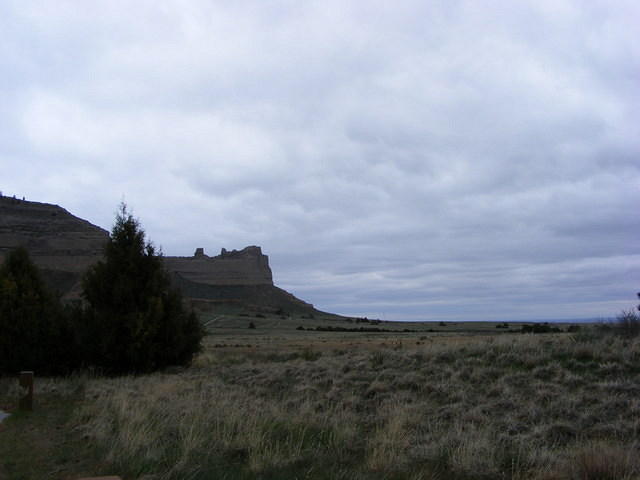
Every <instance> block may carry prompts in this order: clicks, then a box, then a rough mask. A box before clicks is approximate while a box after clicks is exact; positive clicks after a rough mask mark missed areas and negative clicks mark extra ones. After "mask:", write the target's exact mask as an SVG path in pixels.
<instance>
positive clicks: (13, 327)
mask: <svg viewBox="0 0 640 480" xmlns="http://www.w3.org/2000/svg"><path fill="white" fill-rule="evenodd" d="M203 336H204V329H203V327H202V325H201V324H200V321H199V320H198V318H197V317H196V315H195V313H194V312H193V311H189V310H187V309H186V308H185V306H184V304H183V299H182V295H181V293H180V292H179V291H178V290H177V289H175V288H174V287H172V285H171V278H170V275H169V273H168V272H167V270H166V269H165V267H164V264H163V260H162V253H161V252H159V251H157V250H156V248H155V247H154V246H153V244H152V243H150V242H148V241H147V240H146V238H145V232H144V230H143V229H142V227H141V226H140V223H139V221H138V220H137V219H135V218H134V217H133V216H132V215H131V214H130V213H129V212H128V210H127V207H126V205H124V204H121V205H120V208H119V210H118V213H117V215H116V219H115V224H114V226H113V229H112V231H111V236H110V238H109V240H108V241H107V243H106V245H105V250H104V257H103V259H102V260H100V261H98V262H97V263H96V264H94V265H93V266H92V267H90V268H89V269H88V270H87V272H86V273H85V274H84V275H83V277H82V301H80V302H75V303H69V304H63V303H62V302H61V301H60V299H59V298H58V297H57V296H56V295H55V294H54V293H52V292H51V291H50V290H49V289H48V288H47V286H46V284H45V282H44V281H43V279H42V276H41V274H40V272H39V270H38V268H37V267H36V266H35V265H34V264H33V262H32V261H31V259H30V258H29V254H28V252H27V250H26V249H24V248H17V249H15V250H12V251H11V252H9V254H8V255H7V256H6V258H5V261H4V263H3V264H2V265H1V266H0V374H1V373H7V374H13V373H16V372H18V371H20V370H35V371H37V372H39V373H41V374H54V375H55V374H67V373H70V372H72V371H74V370H78V369H96V370H98V371H100V372H102V373H105V374H123V373H142V372H150V371H154V370H157V369H161V368H164V367H167V366H170V365H187V364H189V363H190V362H191V360H192V359H193V357H194V355H195V354H196V353H198V352H199V351H200V349H201V340H202V338H203Z"/></svg>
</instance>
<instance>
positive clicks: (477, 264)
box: [0, 0, 640, 320]
mask: <svg viewBox="0 0 640 480" xmlns="http://www.w3.org/2000/svg"><path fill="white" fill-rule="evenodd" d="M638 25H640V2H638V1H637V0H627V1H624V0H623V1H611V0H602V1H600V0H582V1H578V0H566V1H565V0H523V1H517V2H512V1H508V0H501V1H491V0H487V1H477V0H473V1H471V0H468V1H456V0H429V1H425V0H415V1H414V0H406V1H404V0H401V1H395V2H389V1H372V0H367V1H364V0H363V1H353V2H349V1H345V0H335V1H334V0H323V1H302V2H301V1H298V0H291V1H284V0H283V1H280V0H255V1H254V0H235V1H232V2H228V1H212V0H209V1H204V0H203V1H198V0H193V1H185V0H180V1H177V0H176V1H163V2H157V1H135V2H132V1H113V0H109V1H102V2H100V1H91V2H87V1H84V0H78V1H64V0H55V1H53V0H51V1H39V2H38V1H28V0H16V1H11V0H2V1H0V71H1V72H2V74H1V75H0V167H1V169H0V172H1V173H0V190H2V192H3V193H4V194H5V195H13V194H15V195H17V196H19V197H22V196H25V197H26V198H27V199H29V200H35V201H43V202H49V203H56V204H59V205H61V206H63V207H64V208H66V209H67V210H69V211H70V212H71V213H73V214H75V215H77V216H80V217H82V218H85V219H87V220H89V221H90V222H92V223H94V224H96V225H99V226H101V227H103V228H106V229H110V227H111V225H112V223H113V218H114V214H115V211H116V208H117V205H118V203H119V202H120V201H121V200H122V199H124V200H125V201H126V202H127V203H128V205H129V206H130V207H131V209H132V210H133V212H134V214H135V215H136V216H137V217H138V218H139V219H140V221H141V223H142V225H143V227H144V228H145V229H146V231H147V234H148V237H149V238H150V239H151V240H152V241H153V242H154V243H155V244H156V245H158V246H161V247H162V249H163V251H164V253H165V254H166V255H191V254H192V253H193V251H194V250H195V248H196V247H204V248H205V251H206V252H207V253H209V254H211V255H214V254H217V253H218V252H219V250H220V248H221V247H225V248H227V249H233V248H237V249H240V248H243V247H244V246H247V245H260V246H262V249H263V251H264V253H266V254H268V255H269V257H270V264H271V267H272V270H273V274H274V280H275V282H276V284H277V285H279V286H281V287H283V288H285V289H287V290H289V291H291V292H292V293H294V294H295V295H297V296H299V297H300V298H302V299H304V300H307V301H309V302H311V303H314V304H315V305H316V307H318V308H320V309H323V310H327V311H331V312H336V313H342V314H348V315H362V316H365V315H366V316H368V317H370V318H372V317H378V318H384V319H388V320H419V319H424V320H492V319H495V320H518V319H561V318H579V317H608V316H613V315H616V314H617V313H619V312H620V310H621V309H623V308H632V307H633V306H634V304H635V294H636V291H639V290H640V275H639V272H640V244H639V243H638V240H639V239H640V236H639V233H640V225H639V215H638V213H639V207H640V38H639V35H638Z"/></svg>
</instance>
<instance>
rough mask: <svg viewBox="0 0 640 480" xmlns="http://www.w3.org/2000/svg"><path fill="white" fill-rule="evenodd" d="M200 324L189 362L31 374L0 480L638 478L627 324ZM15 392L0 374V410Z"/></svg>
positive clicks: (3, 445)
mask: <svg viewBox="0 0 640 480" xmlns="http://www.w3.org/2000/svg"><path fill="white" fill-rule="evenodd" d="M252 320H253V319H252ZM309 323H310V322H309V320H306V324H309ZM208 325H209V328H210V331H211V335H210V336H208V337H207V338H206V348H205V350H204V352H203V353H202V354H201V355H200V356H199V357H198V358H197V359H196V360H195V362H194V364H193V365H192V366H191V367H190V368H188V369H177V370H175V371H165V372H162V373H157V374H153V375H146V376H137V377H119V378H104V377H99V376H96V375H89V374H80V375H75V376H72V377H70V378H65V379H38V380H39V381H38V382H37V385H36V388H37V390H36V398H37V402H38V403H37V404H36V410H35V411H34V413H32V414H18V415H13V416H12V417H10V418H9V419H8V420H5V422H4V423H3V424H2V425H1V426H0V479H2V480H5V479H7V480H9V479H11V480H14V479H18V478H20V479H28V478H52V479H61V478H69V479H74V478H77V477H78V476H79V475H81V474H93V475H98V474H102V475H106V474H119V475H122V476H123V478H125V479H131V480H133V479H146V480H151V479H194V480H195V479H253V478H260V479H303V478H308V479H416V480H417V479H454V480H455V479H459V480H462V479H465V480H471V479H539V480H543V479H544V480H555V479H571V480H574V479H575V480H595V479H611V480H614V479H615V480H623V479H637V478H640V339H639V338H638V337H636V338H624V337H620V336H616V335H612V334H605V333H602V332H596V331H595V330H593V331H592V330H589V329H586V328H582V329H581V330H580V331H579V332H577V333H572V334H569V333H560V334H536V335H534V334H521V333H505V331H508V330H509V329H506V330H505V331H503V330H498V329H496V328H495V324H485V325H479V324H476V325H475V326H474V327H473V328H471V329H469V328H467V329H465V328H463V327H464V326H461V325H458V326H457V328H452V327H456V326H447V327H443V328H440V329H438V328H437V327H434V326H433V325H429V326H425V325H415V324H413V325H411V329H415V330H420V331H414V332H404V333H400V332H394V333H391V332H388V333H352V332H348V333H344V332H315V331H313V332H310V331H297V330H295V327H294V325H296V322H289V323H286V322H285V323H282V322H280V320H279V319H277V318H264V319H263V318H259V319H256V320H255V326H256V328H255V329H247V328H246V326H244V324H242V327H239V326H238V322H237V319H236V320H235V321H233V322H231V321H227V320H225V319H224V318H217V319H216V318H211V319H208ZM379 326H380V328H384V329H395V328H396V327H394V326H391V324H381V325H379ZM401 327H402V328H405V327H406V325H404V324H403V325H401ZM428 327H429V328H428ZM431 327H433V328H431ZM518 328H519V327H518ZM429 329H431V330H438V331H435V332H433V331H432V332H429V331H428V330H429ZM512 329H515V327H513V328H512ZM17 395H18V392H17V387H16V384H15V381H14V380H13V379H6V378H5V379H1V380H0V408H3V407H5V408H8V407H11V406H12V405H13V404H14V403H15V399H16V398H17ZM34 458H36V459H37V460H34Z"/></svg>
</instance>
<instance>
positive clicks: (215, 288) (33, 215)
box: [0, 196, 316, 313]
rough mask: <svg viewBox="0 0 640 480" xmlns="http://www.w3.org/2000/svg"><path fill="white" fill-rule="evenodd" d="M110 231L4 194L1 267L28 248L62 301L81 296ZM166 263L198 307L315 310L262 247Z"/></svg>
mask: <svg viewBox="0 0 640 480" xmlns="http://www.w3.org/2000/svg"><path fill="white" fill-rule="evenodd" d="M108 238H109V232H107V231H106V230H104V229H102V228H100V227H98V226H96V225H92V224H91V223H89V222H87V221H86V220H82V219H80V218H78V217H75V216H74V215H72V214H71V213H69V212H68V211H67V210H65V209H64V208H62V207H60V206H58V205H51V204H47V203H39V202H31V201H25V200H20V199H17V198H14V197H2V196H0V263H1V262H2V260H3V258H4V256H5V255H6V254H7V252H8V251H10V250H11V249H13V248H15V247H18V246H23V247H25V248H26V249H27V250H28V251H29V254H30V255H31V258H32V259H33V261H34V263H35V264H36V265H38V267H40V268H41V269H42V271H43V275H44V277H45V279H46V280H47V283H49V284H50V285H51V286H52V287H54V288H55V289H57V290H58V291H59V292H60V293H61V294H62V295H63V298H67V299H72V298H77V297H78V296H79V294H80V278H81V276H82V274H83V273H84V272H85V271H86V269H87V268H88V267H89V266H90V265H92V264H93V263H95V262H97V261H98V260H100V259H101V258H102V255H103V248H104V245H105V242H106V241H107V239H108ZM164 261H165V265H166V267H167V269H168V270H169V272H170V273H171V275H172V279H173V282H174V283H175V284H176V286H178V287H179V288H180V289H181V290H182V291H183V293H184V295H185V296H186V297H187V298H190V299H191V301H192V303H193V305H194V306H196V307H197V308H200V309H203V310H219V309H229V308H231V309H235V310H238V309H247V308H250V309H254V310H262V311H265V310H266V311H268V310H273V311H279V310H288V311H297V312H307V313H312V312H316V310H315V309H314V308H313V305H311V304H308V303H306V302H304V301H302V300H300V299H298V298H296V297H295V296H293V295H291V294H290V293H288V292H286V291H285V290H282V289H280V288H278V287H276V286H275V285H274V284H273V276H272V273H271V268H270V267H269V258H268V257H267V256H266V255H264V254H263V253H262V250H261V249H260V247H257V246H249V247H246V248H244V249H242V250H231V251H227V250H226V249H224V248H223V249H222V251H221V253H220V255H217V256H213V257H210V256H208V255H206V254H205V253H204V249H203V248H198V249H197V250H196V251H195V254H194V255H193V256H192V257H169V256H167V257H164Z"/></svg>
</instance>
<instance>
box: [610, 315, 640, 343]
mask: <svg viewBox="0 0 640 480" xmlns="http://www.w3.org/2000/svg"><path fill="white" fill-rule="evenodd" d="M615 327H616V331H617V332H618V333H619V334H620V335H622V336H624V337H628V338H631V337H637V336H638V335H640V316H639V315H638V314H637V313H636V312H634V311H633V310H623V311H622V312H621V313H620V315H618V316H617V317H616V324H615Z"/></svg>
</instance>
